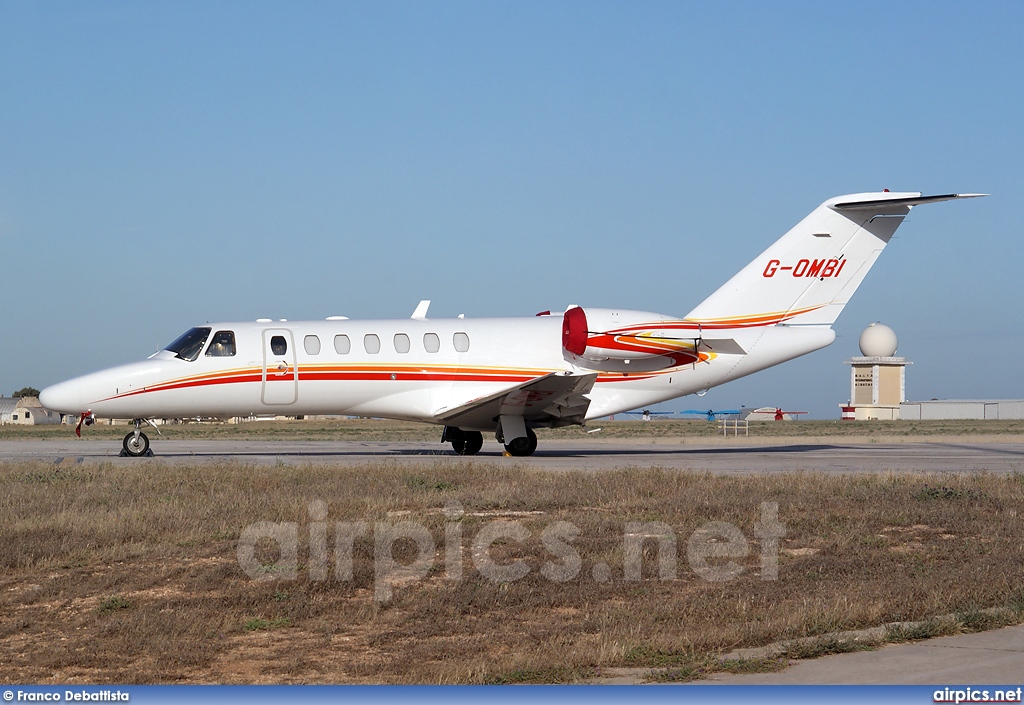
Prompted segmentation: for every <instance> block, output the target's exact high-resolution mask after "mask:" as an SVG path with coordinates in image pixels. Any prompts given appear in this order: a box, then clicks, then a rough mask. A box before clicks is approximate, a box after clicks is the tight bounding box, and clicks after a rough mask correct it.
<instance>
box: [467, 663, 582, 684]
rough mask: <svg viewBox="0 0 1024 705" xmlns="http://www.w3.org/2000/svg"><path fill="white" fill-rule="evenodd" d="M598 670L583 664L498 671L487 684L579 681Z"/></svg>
mask: <svg viewBox="0 0 1024 705" xmlns="http://www.w3.org/2000/svg"><path fill="white" fill-rule="evenodd" d="M598 675H599V671H598V670H597V669H596V668H591V667H583V666H566V667H562V666H555V667H552V668H536V669H516V670H514V671H507V672H505V673H499V674H498V675H496V676H493V677H491V678H489V679H488V680H487V681H486V683H487V685H524V684H530V683H534V684H541V683H579V682H580V681H584V680H587V679H590V678H596V677H597V676H598Z"/></svg>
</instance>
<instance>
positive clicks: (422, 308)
mask: <svg viewBox="0 0 1024 705" xmlns="http://www.w3.org/2000/svg"><path fill="white" fill-rule="evenodd" d="M428 308H430V299H424V300H423V301H420V303H419V305H418V306H417V307H416V310H415V311H413V312H412V316H410V318H412V319H413V320H414V321H425V320H427V309H428Z"/></svg>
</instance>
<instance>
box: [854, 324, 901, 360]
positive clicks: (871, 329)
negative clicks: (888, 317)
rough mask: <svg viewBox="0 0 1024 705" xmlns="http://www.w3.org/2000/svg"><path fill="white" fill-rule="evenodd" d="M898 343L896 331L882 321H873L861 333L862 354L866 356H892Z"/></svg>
mask: <svg viewBox="0 0 1024 705" xmlns="http://www.w3.org/2000/svg"><path fill="white" fill-rule="evenodd" d="M897 345H899V341H898V340H897V339H896V332H895V331H894V330H893V329H892V328H890V327H889V326H887V325H883V324H882V323H872V324H871V325H870V326H868V327H867V328H865V329H864V332H863V333H861V334H860V354H861V355H863V356H864V357H892V356H893V355H895V354H896V346H897Z"/></svg>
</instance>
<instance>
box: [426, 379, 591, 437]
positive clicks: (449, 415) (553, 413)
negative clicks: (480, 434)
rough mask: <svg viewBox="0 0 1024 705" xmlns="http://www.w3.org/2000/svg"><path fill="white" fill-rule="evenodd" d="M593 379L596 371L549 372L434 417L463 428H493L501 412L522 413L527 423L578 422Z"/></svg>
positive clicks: (518, 414)
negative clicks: (579, 372)
mask: <svg viewBox="0 0 1024 705" xmlns="http://www.w3.org/2000/svg"><path fill="white" fill-rule="evenodd" d="M596 379H597V373H596V372H595V373H592V374H586V375H573V374H566V373H564V372H552V373H551V374H547V375H544V376H543V377H537V378H536V379H532V380H530V381H529V382H525V383H524V384H520V385H516V386H514V387H510V388H508V389H503V390H501V391H500V392H495V393H494V394H489V395H487V396H484V397H480V398H478V399H474V400H472V401H470V402H467V403H465V404H462V405H461V406H457V407H455V408H454V409H445V410H442V411H440V412H438V413H437V415H435V417H434V419H435V420H436V421H437V422H439V423H444V424H445V425H446V426H455V427H458V428H461V429H464V430H467V429H493V428H494V421H495V419H497V418H498V417H499V416H501V415H503V414H504V415H512V416H522V417H523V419H524V420H525V421H526V422H527V423H528V424H529V423H530V422H544V423H545V424H550V425H553V426H567V425H571V424H579V423H582V422H583V419H584V418H585V417H586V414H587V409H588V408H589V407H590V399H588V398H587V397H586V396H585V395H586V394H587V393H589V392H590V390H591V389H592V388H593V386H594V381H595V380H596Z"/></svg>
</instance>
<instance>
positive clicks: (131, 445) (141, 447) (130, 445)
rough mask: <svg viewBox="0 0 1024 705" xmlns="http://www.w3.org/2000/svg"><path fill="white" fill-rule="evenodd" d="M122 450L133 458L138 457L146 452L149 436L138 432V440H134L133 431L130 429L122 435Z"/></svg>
mask: <svg viewBox="0 0 1024 705" xmlns="http://www.w3.org/2000/svg"><path fill="white" fill-rule="evenodd" d="M121 445H122V446H124V452H125V453H126V454H127V455H130V456H131V457H133V458H138V457H140V456H143V455H145V454H146V452H147V451H148V450H149V437H148V436H147V435H146V434H145V433H140V434H139V439H138V441H136V440H135V431H132V432H131V433H129V434H128V435H127V436H125V437H124V443H122V444H121Z"/></svg>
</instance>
